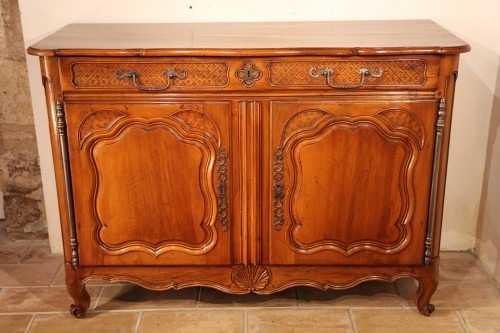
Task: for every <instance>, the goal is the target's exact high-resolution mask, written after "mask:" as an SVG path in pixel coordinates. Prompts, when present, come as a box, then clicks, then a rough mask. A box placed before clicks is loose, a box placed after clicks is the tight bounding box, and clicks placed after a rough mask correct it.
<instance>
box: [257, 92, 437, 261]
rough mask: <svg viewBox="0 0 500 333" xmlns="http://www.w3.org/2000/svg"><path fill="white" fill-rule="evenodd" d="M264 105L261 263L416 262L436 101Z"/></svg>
mask: <svg viewBox="0 0 500 333" xmlns="http://www.w3.org/2000/svg"><path fill="white" fill-rule="evenodd" d="M270 109H271V110H270V117H271V123H270V128H271V134H270V137H269V142H270V146H271V147H270V156H269V157H268V158H269V162H268V165H267V166H266V169H267V170H268V174H267V177H266V178H267V179H266V181H265V184H269V185H268V186H267V188H268V190H267V193H268V194H267V195H269V197H268V200H266V201H267V205H269V206H267V207H268V209H267V213H266V214H265V219H264V221H267V225H266V229H267V230H268V231H267V232H268V233H269V235H265V239H266V240H267V244H268V245H267V246H268V248H269V251H268V253H269V257H268V258H267V260H265V261H268V262H269V263H270V264H345V265H349V264H420V263H422V262H423V259H424V241H425V233H426V226H427V214H428V201H429V191H430V182H431V166H432V156H433V150H434V147H433V143H434V133H435V120H436V112H437V102H436V101H435V100H430V101H414V100H408V101H406V102H401V101H399V102H396V101H395V102H390V101H389V102H387V101H381V100H380V101H377V100H369V101H364V102H359V101H351V100H348V99H344V100H342V99H339V100H338V101H337V100H336V101H331V102H318V103H316V102H310V103H309V102H295V101H275V102H271V104H270ZM271 154H272V155H271Z"/></svg>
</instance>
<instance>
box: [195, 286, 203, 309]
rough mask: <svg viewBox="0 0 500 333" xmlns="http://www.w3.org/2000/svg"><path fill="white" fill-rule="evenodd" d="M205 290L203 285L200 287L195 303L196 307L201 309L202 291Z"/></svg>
mask: <svg viewBox="0 0 500 333" xmlns="http://www.w3.org/2000/svg"><path fill="white" fill-rule="evenodd" d="M202 291H203V287H199V288H198V292H197V293H196V303H195V306H194V307H195V308H197V309H199V308H200V303H201V293H202Z"/></svg>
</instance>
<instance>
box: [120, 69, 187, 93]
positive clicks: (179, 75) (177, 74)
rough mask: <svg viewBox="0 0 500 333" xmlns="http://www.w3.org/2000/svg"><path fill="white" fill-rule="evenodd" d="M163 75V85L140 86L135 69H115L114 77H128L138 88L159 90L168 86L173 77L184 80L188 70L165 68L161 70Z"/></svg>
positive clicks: (121, 78)
mask: <svg viewBox="0 0 500 333" xmlns="http://www.w3.org/2000/svg"><path fill="white" fill-rule="evenodd" d="M163 75H164V76H165V77H166V79H167V83H166V84H165V85H164V86H159V87H147V86H141V85H140V84H139V83H137V78H138V77H139V76H140V74H139V73H138V72H136V71H133V70H126V71H125V72H122V71H121V70H116V71H115V77H116V78H117V79H118V80H123V79H129V80H132V83H133V84H134V87H136V88H137V89H140V90H145V91H160V90H165V89H167V88H168V87H170V84H171V82H172V80H173V79H180V80H184V79H185V78H187V76H188V72H187V71H186V70H185V69H180V70H179V71H177V70H176V69H173V70H172V69H167V70H166V71H165V72H163Z"/></svg>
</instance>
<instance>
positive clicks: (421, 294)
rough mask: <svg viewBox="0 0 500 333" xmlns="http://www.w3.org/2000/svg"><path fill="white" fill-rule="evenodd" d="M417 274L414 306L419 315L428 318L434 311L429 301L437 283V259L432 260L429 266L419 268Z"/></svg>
mask: <svg viewBox="0 0 500 333" xmlns="http://www.w3.org/2000/svg"><path fill="white" fill-rule="evenodd" d="M417 274H418V276H417V278H418V280H419V284H418V289H417V292H416V293H415V297H414V300H415V304H416V305H417V308H418V310H419V311H420V313H421V314H423V315H424V316H430V315H431V313H433V312H434V310H435V307H434V304H431V303H430V300H431V297H432V295H433V294H434V292H435V291H436V289H437V286H438V282H439V258H436V259H434V260H433V261H432V262H431V263H430V264H429V266H427V267H422V268H419V269H418V271H417Z"/></svg>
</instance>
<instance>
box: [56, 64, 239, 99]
mask: <svg viewBox="0 0 500 333" xmlns="http://www.w3.org/2000/svg"><path fill="white" fill-rule="evenodd" d="M62 62H63V66H62V67H63V73H67V74H66V75H67V80H65V81H64V82H63V88H64V89H66V90H68V89H69V90H71V89H86V88H87V89H89V88H90V89H92V88H94V89H106V88H109V89H130V90H138V91H141V90H143V91H167V90H170V89H178V88H188V89H189V88H191V89H192V88H223V87H226V86H227V85H228V84H229V65H228V64H226V63H225V62H221V61H215V60H214V61H210V60H204V61H200V60H185V61H184V60H181V61H179V60H170V59H168V60H163V59H159V60H157V61H152V60H149V61H147V62H146V61H144V60H143V59H133V60H127V59H124V60H123V61H113V62H109V61H106V60H104V59H103V60H102V61H98V62H96V61H89V60H88V59H81V60H75V59H73V60H70V61H68V60H66V61H64V60H63V61H62ZM68 81H69V82H68ZM68 83H69V84H68Z"/></svg>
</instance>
